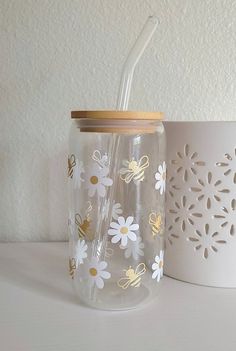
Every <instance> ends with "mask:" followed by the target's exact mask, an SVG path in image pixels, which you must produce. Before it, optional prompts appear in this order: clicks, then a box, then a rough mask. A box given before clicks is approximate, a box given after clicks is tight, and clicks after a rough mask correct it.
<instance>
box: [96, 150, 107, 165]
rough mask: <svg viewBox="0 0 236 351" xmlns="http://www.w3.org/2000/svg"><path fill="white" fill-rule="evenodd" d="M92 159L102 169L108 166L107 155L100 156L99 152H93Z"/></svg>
mask: <svg viewBox="0 0 236 351" xmlns="http://www.w3.org/2000/svg"><path fill="white" fill-rule="evenodd" d="M92 159H93V160H94V161H95V162H97V164H98V165H99V166H100V167H102V168H103V167H106V166H108V156H107V154H104V155H102V154H101V152H100V151H99V150H95V151H94V152H93V155H92Z"/></svg>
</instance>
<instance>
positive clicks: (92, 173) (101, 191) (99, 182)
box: [85, 164, 113, 197]
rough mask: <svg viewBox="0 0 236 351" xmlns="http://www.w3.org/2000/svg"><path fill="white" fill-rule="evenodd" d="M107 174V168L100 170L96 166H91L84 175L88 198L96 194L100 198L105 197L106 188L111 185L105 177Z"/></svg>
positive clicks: (109, 179)
mask: <svg viewBox="0 0 236 351" xmlns="http://www.w3.org/2000/svg"><path fill="white" fill-rule="evenodd" d="M108 173H109V168H108V167H103V168H100V167H99V166H98V165H97V164H93V165H91V167H90V168H89V169H88V171H87V173H86V175H85V181H86V188H87V189H88V195H89V196H90V197H93V196H94V195H95V193H96V192H97V193H98V195H99V196H101V197H104V196H105V194H106V186H111V185H112V184H113V180H112V179H111V178H108V177H107V175H108Z"/></svg>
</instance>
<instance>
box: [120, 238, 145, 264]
mask: <svg viewBox="0 0 236 351" xmlns="http://www.w3.org/2000/svg"><path fill="white" fill-rule="evenodd" d="M120 248H121V249H122V250H125V258H129V257H131V256H132V257H133V259H135V260H137V259H138V258H139V256H144V252H143V249H144V243H143V242H142V238H141V237H140V236H139V237H138V238H137V240H136V241H128V243H127V245H126V246H122V245H120Z"/></svg>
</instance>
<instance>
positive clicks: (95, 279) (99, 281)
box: [88, 257, 111, 289]
mask: <svg viewBox="0 0 236 351" xmlns="http://www.w3.org/2000/svg"><path fill="white" fill-rule="evenodd" d="M106 267H107V262H105V261H101V262H99V260H98V258H97V257H92V258H91V261H90V263H89V266H88V275H89V280H90V283H91V284H92V285H94V284H96V286H97V287H98V289H102V288H103V287H104V281H103V279H109V278H111V273H109V272H107V271H105V270H104V269H105V268H106Z"/></svg>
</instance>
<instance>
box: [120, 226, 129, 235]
mask: <svg viewBox="0 0 236 351" xmlns="http://www.w3.org/2000/svg"><path fill="white" fill-rule="evenodd" d="M128 231H129V229H128V228H127V227H121V228H120V232H121V234H127V233H128Z"/></svg>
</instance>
